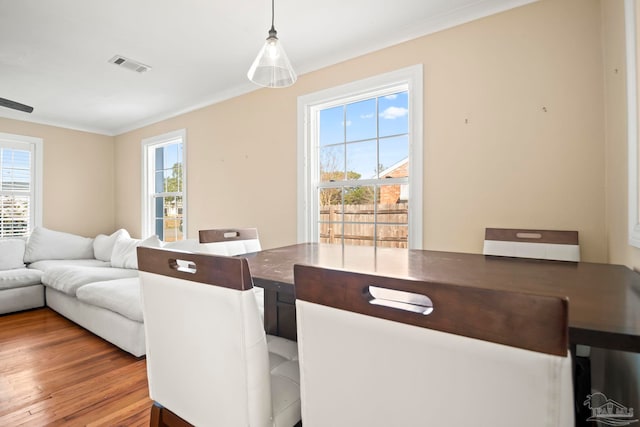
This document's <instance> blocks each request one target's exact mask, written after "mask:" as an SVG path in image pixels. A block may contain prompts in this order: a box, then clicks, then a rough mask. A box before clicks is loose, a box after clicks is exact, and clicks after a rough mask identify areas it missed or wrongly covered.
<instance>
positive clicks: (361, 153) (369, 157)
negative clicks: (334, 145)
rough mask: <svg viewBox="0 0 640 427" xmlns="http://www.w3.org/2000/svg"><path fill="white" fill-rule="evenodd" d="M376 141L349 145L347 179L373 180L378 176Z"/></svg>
mask: <svg viewBox="0 0 640 427" xmlns="http://www.w3.org/2000/svg"><path fill="white" fill-rule="evenodd" d="M376 145H377V144H376V141H375V140H373V141H364V142H354V143H353V144H347V179H371V178H375V177H376V176H377V171H378V167H377V166H378V162H377V157H378V156H377V148H376Z"/></svg>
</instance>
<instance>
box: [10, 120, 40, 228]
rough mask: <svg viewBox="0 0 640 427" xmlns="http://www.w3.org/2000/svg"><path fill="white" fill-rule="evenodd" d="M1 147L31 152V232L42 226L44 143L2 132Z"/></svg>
mask: <svg viewBox="0 0 640 427" xmlns="http://www.w3.org/2000/svg"><path fill="white" fill-rule="evenodd" d="M0 147H6V148H16V149H19V150H25V151H30V152H31V191H30V193H31V194H30V199H31V200H30V203H31V206H29V216H30V218H29V230H28V232H27V233H28V234H31V232H32V231H33V229H34V228H35V227H41V226H42V211H43V206H42V175H43V170H44V166H43V159H44V141H43V140H42V138H36V137H33V136H24V135H14V134H10V133H2V132H0Z"/></svg>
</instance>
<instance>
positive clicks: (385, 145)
mask: <svg viewBox="0 0 640 427" xmlns="http://www.w3.org/2000/svg"><path fill="white" fill-rule="evenodd" d="M379 171H380V178H387V177H391V178H400V177H407V176H409V137H408V136H407V135H403V136H398V137H393V138H385V139H381V140H380V165H379Z"/></svg>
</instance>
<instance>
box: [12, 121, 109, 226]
mask: <svg viewBox="0 0 640 427" xmlns="http://www.w3.org/2000/svg"><path fill="white" fill-rule="evenodd" d="M0 132H4V133H11V134H17V135H26V136H33V137H37V138H42V139H43V141H44V142H43V146H44V149H43V151H44V161H43V168H44V172H43V173H44V175H43V187H44V188H43V196H42V197H43V212H42V215H43V219H42V225H43V226H45V227H47V228H51V229H54V230H60V231H66V232H70V233H76V234H80V235H84V236H89V237H93V236H95V235H96V234H98V233H110V232H112V231H113V230H114V226H115V211H114V201H115V197H114V183H113V177H114V163H113V152H114V138H113V137H110V136H104V135H96V134H92V133H87V132H79V131H74V130H69V129H63V128H59V127H54V126H46V125H39V124H35V123H29V122H23V121H18V120H10V119H2V118H0Z"/></svg>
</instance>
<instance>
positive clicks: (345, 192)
mask: <svg viewBox="0 0 640 427" xmlns="http://www.w3.org/2000/svg"><path fill="white" fill-rule="evenodd" d="M298 129H299V132H300V134H299V136H298V139H299V142H298V153H299V155H298V164H299V168H298V175H299V177H298V178H299V179H298V182H299V187H298V197H299V211H298V240H299V241H312V242H321V243H336V244H343V245H370V246H377V247H411V248H420V247H421V246H422V66H420V65H418V66H414V67H410V68H406V69H403V70H398V71H395V72H392V73H389V74H384V75H381V76H377V77H373V78H370V79H367V80H363V81H359V82H355V83H351V84H348V85H345V86H341V87H338V88H333V89H328V90H325V91H321V92H317V93H314V94H310V95H305V96H302V97H300V98H299V99H298Z"/></svg>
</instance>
